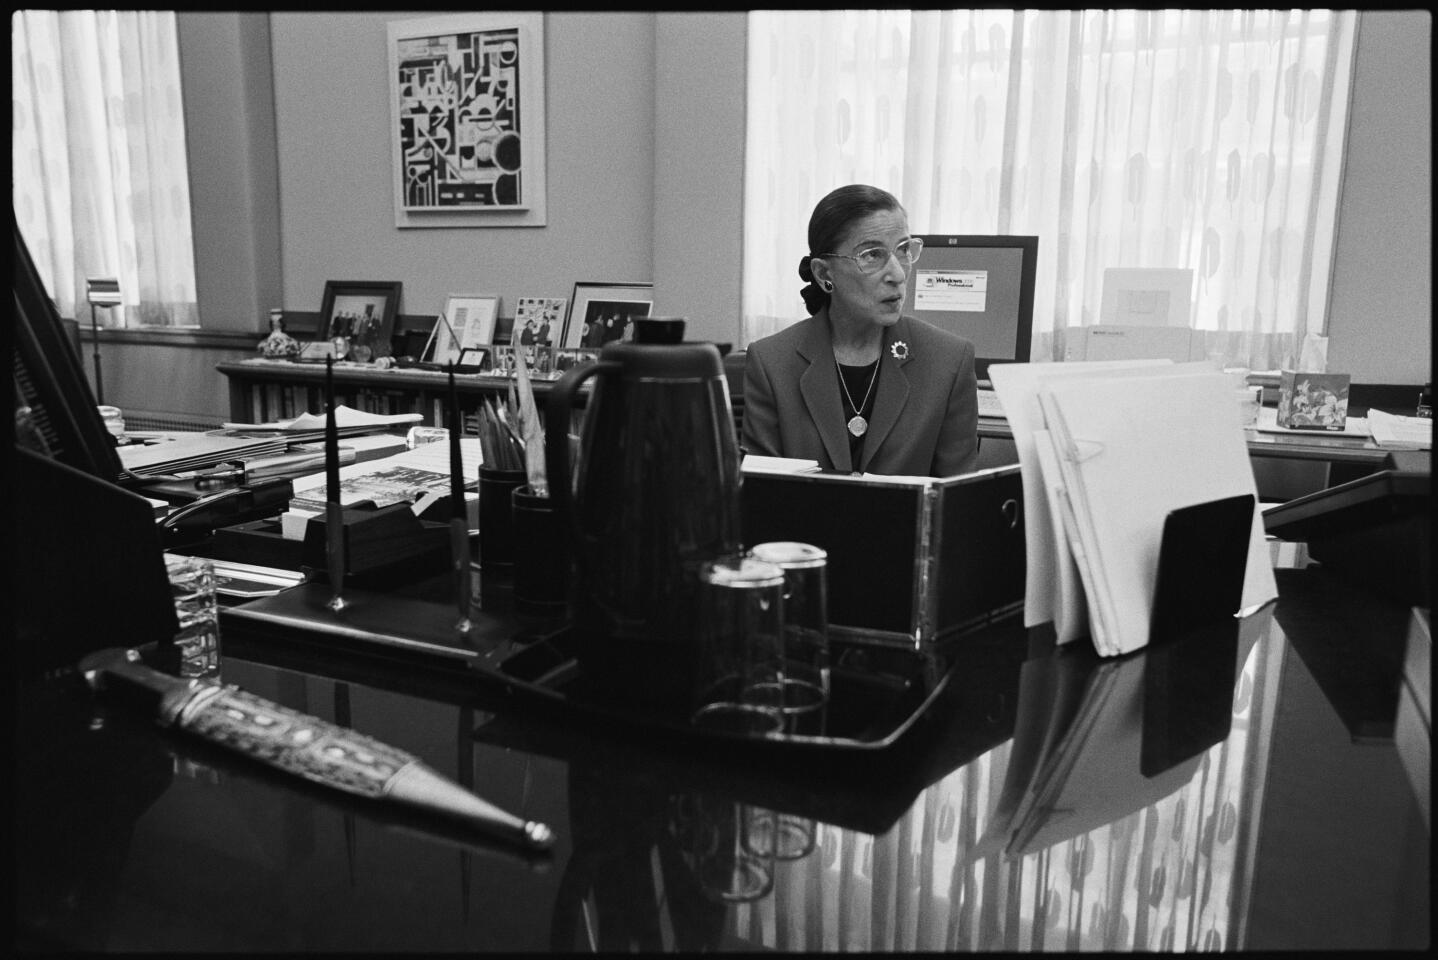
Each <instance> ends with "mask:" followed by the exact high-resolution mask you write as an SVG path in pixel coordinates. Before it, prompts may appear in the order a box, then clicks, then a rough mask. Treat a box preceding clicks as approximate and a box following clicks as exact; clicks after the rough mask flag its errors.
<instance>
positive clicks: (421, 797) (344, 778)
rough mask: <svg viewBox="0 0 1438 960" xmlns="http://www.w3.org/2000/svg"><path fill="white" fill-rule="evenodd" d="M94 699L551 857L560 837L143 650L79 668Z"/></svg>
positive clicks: (382, 749)
mask: <svg viewBox="0 0 1438 960" xmlns="http://www.w3.org/2000/svg"><path fill="white" fill-rule="evenodd" d="M79 669H80V673H81V674H82V675H83V676H84V678H85V682H86V683H87V684H88V685H89V686H90V688H91V689H92V690H95V691H104V690H109V691H112V692H116V693H123V694H128V695H130V696H131V697H132V698H137V699H138V700H139V702H140V703H142V704H143V705H144V706H145V707H146V708H148V709H149V710H151V711H153V712H154V714H155V718H156V720H157V721H158V723H159V724H160V726H162V727H177V728H179V729H181V730H184V731H185V732H187V733H190V734H192V735H194V736H197V737H201V738H203V739H205V740H208V741H210V742H211V743H215V744H219V745H220V746H223V747H227V748H229V749H230V750H233V751H235V752H237V753H241V754H244V755H245V756H247V757H250V758H252V759H255V760H259V761H261V762H263V763H266V764H268V765H269V766H272V767H275V768H277V769H280V770H283V771H285V772H286V773H292V774H294V775H296V776H299V777H303V778H305V779H306V780H309V781H311V782H314V783H318V784H322V785H323V786H327V787H333V788H335V789H336V790H343V791H344V792H346V793H351V794H355V795H357V796H362V797H369V798H371V799H375V800H383V801H390V802H394V803H400V804H404V805H406V806H408V807H411V808H415V809H418V810H422V811H425V812H427V813H431V814H435V815H438V816H442V817H445V818H446V819H449V820H452V821H457V822H458V823H460V824H464V825H467V826H470V827H475V828H478V829H479V830H482V831H484V832H486V833H489V834H492V835H494V836H497V837H501V838H503V839H505V840H508V841H510V842H513V843H517V844H519V845H521V846H523V847H525V848H527V849H530V850H547V849H549V848H550V847H551V846H552V845H553V844H554V832H553V831H552V830H550V829H549V827H548V826H546V825H545V824H542V823H537V822H535V821H533V820H523V819H521V818H519V817H516V816H515V815H514V814H512V813H508V812H507V811H505V810H501V809H500V808H499V807H496V806H495V805H494V804H492V803H489V802H488V801H485V800H482V799H480V798H479V797H477V796H475V795H474V794H473V793H471V792H469V791H468V790H466V789H464V788H463V787H461V786H460V785H459V784H457V783H455V782H454V781H452V780H449V779H447V778H446V777H443V776H441V775H440V774H439V773H437V772H435V771H434V770H433V769H432V768H430V767H429V766H427V765H426V764H425V763H424V762H423V761H421V760H420V759H419V758H417V757H415V756H414V755H413V754H410V753H406V752H405V751H403V750H400V749H399V748H397V747H392V746H390V745H389V744H386V743H381V742H380V741H378V740H375V739H374V738H372V737H367V736H365V735H364V734H361V733H357V732H356V731H354V730H350V729H348V728H347V727H340V726H336V725H335V724H332V723H329V722H327V721H324V720H321V719H319V718H318V717H312V716H310V715H308V714H304V713H300V712H299V711H297V710H291V709H290V708H289V707H285V706H281V705H280V704H278V703H274V702H272V701H269V700H266V699H264V698H262V697H257V696H255V695H254V694H252V693H249V692H248V691H245V690H241V689H240V688H239V687H237V686H235V685H234V684H227V685H221V684H219V683H217V682H215V681H213V680H202V679H190V680H182V679H180V678H178V677H172V676H170V675H168V674H165V673H161V672H160V671H158V670H155V669H152V668H151V667H148V666H146V665H145V664H144V663H142V662H141V661H140V653H139V651H137V650H133V649H128V650H127V649H125V648H123V647H111V648H109V649H106V650H100V651H97V652H95V653H92V654H90V655H89V656H87V657H85V658H84V659H83V660H81V661H80V666H79Z"/></svg>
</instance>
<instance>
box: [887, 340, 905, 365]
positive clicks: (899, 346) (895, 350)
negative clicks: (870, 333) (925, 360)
mask: <svg viewBox="0 0 1438 960" xmlns="http://www.w3.org/2000/svg"><path fill="white" fill-rule="evenodd" d="M889 352H890V353H892V354H893V355H894V359H895V360H907V359H909V345H908V344H907V343H905V342H904V341H902V340H895V341H894V342H893V343H891V344H889Z"/></svg>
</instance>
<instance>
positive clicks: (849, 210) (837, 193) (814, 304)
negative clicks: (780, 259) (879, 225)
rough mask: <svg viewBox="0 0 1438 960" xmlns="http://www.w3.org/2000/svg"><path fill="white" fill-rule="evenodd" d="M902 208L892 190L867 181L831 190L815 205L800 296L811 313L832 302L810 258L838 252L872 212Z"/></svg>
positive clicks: (801, 262) (803, 259)
mask: <svg viewBox="0 0 1438 960" xmlns="http://www.w3.org/2000/svg"><path fill="white" fill-rule="evenodd" d="M903 209H904V208H903V205H902V204H900V203H899V201H898V198H896V197H895V196H894V195H893V194H892V193H889V191H887V190H881V189H879V188H878V187H871V186H869V185H868V184H864V183H851V184H849V185H848V186H844V187H839V188H838V189H836V190H831V191H830V192H829V193H828V194H827V195H826V196H825V197H824V199H822V200H820V201H819V202H818V203H817V204H816V205H815V206H814V212H813V213H812V214H810V216H809V253H808V254H807V255H805V256H803V257H800V258H799V279H800V280H803V281H804V282H805V283H806V284H807V286H805V287H804V288H803V289H801V290H800V291H799V295H800V296H801V297H803V298H804V307H805V308H806V309H807V310H808V311H809V315H810V316H813V315H814V314H816V313H818V312H819V311H820V309H822V308H823V307H825V306H826V305H827V304H828V303H829V294H828V293H827V292H826V291H824V290H823V289H821V288H820V287H819V285H818V284H817V283H815V282H814V272H813V270H812V269H811V268H810V266H809V261H810V258H812V257H816V256H818V255H820V254H824V253H834V252H836V251H835V247H836V246H837V245H838V244H839V243H840V242H841V241H842V240H843V238H844V234H845V233H846V232H847V231H848V229H849V227H850V226H851V225H852V224H853V223H854V222H855V221H858V220H862V219H864V218H865V217H867V216H869V215H870V214H872V213H880V212H883V211H887V210H899V211H902V210H903Z"/></svg>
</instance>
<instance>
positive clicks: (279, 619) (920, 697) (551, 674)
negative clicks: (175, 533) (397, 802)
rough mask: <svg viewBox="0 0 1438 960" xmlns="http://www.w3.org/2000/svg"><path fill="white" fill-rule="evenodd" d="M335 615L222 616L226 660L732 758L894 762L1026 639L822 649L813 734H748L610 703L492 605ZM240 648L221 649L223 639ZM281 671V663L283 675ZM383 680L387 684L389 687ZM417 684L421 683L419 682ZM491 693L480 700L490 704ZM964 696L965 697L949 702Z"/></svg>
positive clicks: (558, 630) (542, 637) (551, 644)
mask: <svg viewBox="0 0 1438 960" xmlns="http://www.w3.org/2000/svg"><path fill="white" fill-rule="evenodd" d="M349 596H350V599H351V604H350V606H349V607H348V608H347V609H346V610H345V611H343V612H342V613H341V614H338V615H336V614H333V613H331V612H330V611H329V610H328V609H327V608H326V607H325V604H324V601H325V600H326V599H328V593H327V589H326V588H325V587H324V585H322V584H314V583H306V584H301V585H300V586H297V587H294V588H292V589H290V590H286V591H283V592H282V593H280V594H278V595H276V596H274V597H268V598H265V599H263V600H259V601H255V602H254V603H250V604H244V605H241V606H239V607H234V608H228V609H226V610H225V611H224V616H225V621H224V627H223V629H224V630H225V631H226V633H225V636H226V641H225V643H226V649H227V650H235V652H239V650H241V649H242V650H243V651H244V653H243V656H245V657H246V658H247V659H262V660H265V659H270V657H268V656H266V654H265V648H267V647H273V648H275V650H274V652H275V653H277V654H279V655H280V657H281V659H286V660H288V661H290V663H291V664H292V663H293V658H292V657H286V656H285V653H284V650H285V648H286V647H288V648H304V647H314V646H316V645H318V646H321V647H323V648H324V658H323V660H324V663H325V668H324V672H326V673H334V672H335V671H337V670H338V671H340V672H343V671H345V670H346V669H351V672H355V673H356V676H354V677H353V679H357V680H361V682H366V683H371V684H376V685H379V686H381V687H386V686H390V683H391V682H392V683H393V684H394V689H397V690H402V691H405V692H424V690H425V689H426V688H427V687H433V688H434V689H433V692H434V694H435V695H436V696H437V698H438V699H441V700H446V701H450V702H468V703H473V702H474V701H473V700H472V699H471V698H470V697H469V696H468V695H467V693H466V691H468V690H470V689H471V688H472V689H473V691H474V694H475V696H476V697H479V698H480V699H482V700H486V701H491V702H492V701H493V697H492V695H493V694H498V695H499V696H500V698H501V702H502V703H503V704H504V705H505V706H510V705H513V706H518V707H521V708H526V709H533V710H536V711H539V712H542V713H544V714H546V715H548V716H551V717H557V718H559V719H561V720H562V721H564V722H566V723H568V722H580V723H584V724H593V723H599V724H603V725H606V726H610V727H623V728H628V729H630V730H639V731H643V732H645V733H646V735H654V734H662V735H663V736H664V737H665V738H666V739H669V740H677V741H679V742H682V743H688V744H701V745H705V746H706V747H711V748H713V747H723V746H724V745H726V744H727V745H735V746H738V747H740V748H741V749H742V750H743V751H744V752H745V753H746V755H748V756H750V757H752V758H756V757H757V756H758V755H760V754H774V755H776V756H780V757H785V758H790V759H792V758H794V757H796V756H801V755H813V756H830V755H833V754H836V753H837V754H845V753H847V754H851V755H852V754H871V755H872V754H876V753H881V752H884V751H888V750H891V749H892V748H894V747H895V746H896V745H897V744H898V743H899V742H900V741H901V740H903V739H904V738H905V737H906V736H907V735H908V734H910V732H911V731H912V730H913V728H914V727H916V726H918V725H920V724H921V722H922V721H923V720H924V719H925V718H926V717H927V716H928V715H929V714H930V713H932V712H934V711H935V708H936V705H938V704H939V703H941V702H945V701H947V700H950V699H952V698H951V697H950V694H951V693H952V691H953V688H955V687H961V688H963V689H964V690H968V691H970V692H975V691H982V689H983V683H984V681H983V679H982V678H983V677H984V676H986V675H989V674H991V673H992V672H994V671H995V670H998V671H999V672H1002V666H1001V665H1002V663H1003V662H1004V661H1005V659H1006V658H1009V659H1011V658H1012V655H1013V652H1014V651H1015V650H1017V651H1018V655H1019V656H1020V657H1021V656H1022V650H1023V647H1024V638H1025V636H1026V633H1025V631H1024V629H1023V627H1022V626H1021V625H1020V623H1019V619H1018V618H1017V617H1011V618H1009V619H1008V620H1006V621H1005V622H1004V623H1003V624H1000V625H997V626H994V627H991V628H989V629H987V630H985V631H981V632H979V633H976V634H971V635H967V636H965V637H962V638H959V639H957V640H955V641H952V642H950V643H948V644H945V645H944V646H942V647H940V648H938V649H935V650H932V651H925V652H919V651H913V650H903V649H896V648H884V647H876V646H872V645H860V644H850V643H847V642H845V641H844V640H842V639H838V638H836V639H835V640H833V641H832V650H831V663H832V668H831V696H830V703H829V707H828V710H827V716H826V721H825V727H824V731H823V733H822V735H819V734H764V735H746V734H742V733H735V732H731V731H719V730H707V729H704V728H700V727H696V726H694V725H692V724H690V723H689V722H688V721H687V719H686V718H685V717H682V716H673V715H666V714H663V713H661V712H657V711H655V710H653V709H652V708H648V707H645V706H643V705H641V704H638V703H636V702H635V701H634V700H632V699H630V698H627V697H618V696H615V695H614V694H612V693H610V692H609V691H607V690H606V689H604V688H603V687H602V686H601V685H600V684H598V683H596V682H595V681H594V679H593V678H592V677H591V676H589V675H587V674H586V672H585V670H584V668H583V666H582V664H581V661H580V659H579V657H578V651H577V650H576V649H575V647H576V637H575V635H574V634H573V633H571V631H570V630H569V629H568V626H567V625H566V624H565V623H564V622H563V621H562V620H554V619H550V620H535V619H533V618H524V617H520V616H518V615H516V614H514V613H513V612H511V611H510V610H506V609H504V604H503V603H495V604H493V605H492V606H493V607H494V608H495V609H484V610H481V609H475V610H473V611H471V614H472V616H471V619H472V621H473V624H474V629H473V630H472V631H471V633H470V634H469V635H467V636H464V637H461V636H460V635H459V634H457V633H456V632H455V631H454V630H453V624H454V621H455V620H456V619H457V618H456V617H455V615H454V608H453V607H452V606H448V605H445V604H442V603H439V602H436V601H432V600H429V599H427V598H424V597H419V596H404V597H397V596H387V595H386V596H381V595H354V594H350V595H349ZM232 637H233V639H235V640H236V641H237V642H238V643H239V644H240V645H241V646H240V647H239V648H236V647H233V646H231V645H230V638H232ZM287 665H289V664H287ZM387 678H390V679H387ZM426 678H427V679H426ZM486 693H488V694H490V696H486V695H485V694H486ZM959 696H961V697H962V696H963V694H959Z"/></svg>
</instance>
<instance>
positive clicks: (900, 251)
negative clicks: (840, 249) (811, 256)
mask: <svg viewBox="0 0 1438 960" xmlns="http://www.w3.org/2000/svg"><path fill="white" fill-rule="evenodd" d="M923 252H924V241H923V239H922V238H920V237H910V238H909V239H907V240H905V241H904V242H903V243H901V244H899V245H898V246H897V247H895V248H894V249H893V250H886V249H885V248H883V247H869V248H867V249H864V250H860V251H859V252H858V253H856V254H854V255H853V256H849V255H848V254H847V253H820V254H817V256H820V257H842V258H844V259H845V260H852V261H854V262H855V263H856V264H858V265H859V270H860V271H861V272H863V273H877V272H878V271H880V270H882V269H883V268H884V267H886V266H888V265H889V258H890V257H898V258H899V263H900V264H901V265H902V266H906V267H908V266H913V265H914V264H916V263H918V262H919V254H921V253H923Z"/></svg>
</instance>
